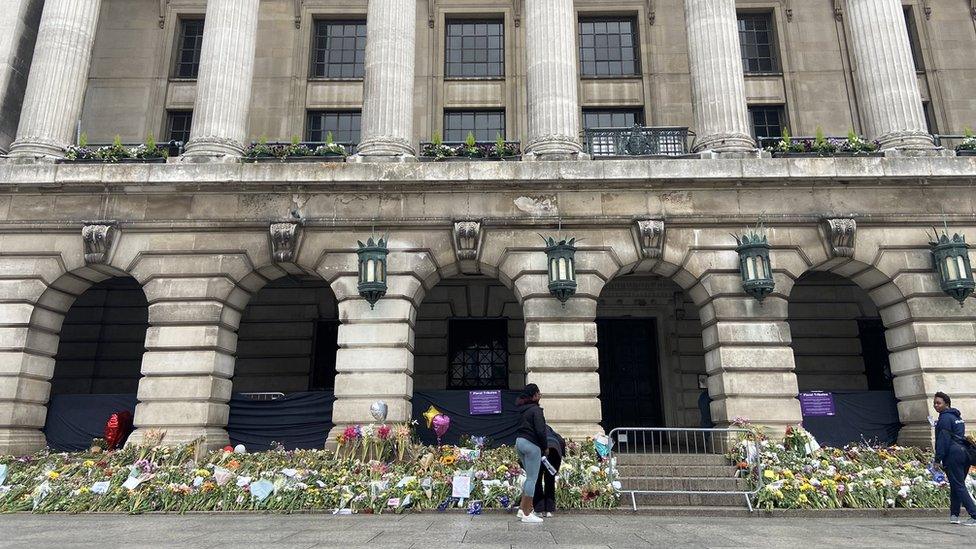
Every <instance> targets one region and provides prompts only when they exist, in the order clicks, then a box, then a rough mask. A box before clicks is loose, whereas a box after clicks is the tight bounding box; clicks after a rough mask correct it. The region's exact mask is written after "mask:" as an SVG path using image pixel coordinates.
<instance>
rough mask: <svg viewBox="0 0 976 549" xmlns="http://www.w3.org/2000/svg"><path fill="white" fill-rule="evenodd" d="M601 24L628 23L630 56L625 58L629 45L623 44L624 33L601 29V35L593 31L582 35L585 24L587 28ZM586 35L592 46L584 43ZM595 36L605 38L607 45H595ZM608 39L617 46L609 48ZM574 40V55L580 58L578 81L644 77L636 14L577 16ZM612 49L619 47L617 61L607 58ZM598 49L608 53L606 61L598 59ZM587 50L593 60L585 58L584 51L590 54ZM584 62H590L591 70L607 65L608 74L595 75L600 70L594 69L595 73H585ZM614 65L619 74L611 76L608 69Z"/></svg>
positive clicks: (638, 21) (638, 23) (596, 40)
mask: <svg viewBox="0 0 976 549" xmlns="http://www.w3.org/2000/svg"><path fill="white" fill-rule="evenodd" d="M601 23H602V24H608V23H614V24H618V25H619V24H620V23H628V24H629V25H630V37H631V43H630V45H629V48H630V49H632V50H633V52H632V53H633V55H632V56H631V58H630V59H625V54H624V52H625V50H626V49H627V48H628V46H626V45H625V44H624V43H623V42H624V41H623V37H624V36H625V33H624V31H620V30H617V31H615V32H613V33H611V32H610V31H609V30H608V29H607V30H604V31H603V32H600V33H598V32H596V30H595V29H594V31H593V32H592V33H586V32H584V29H585V26H586V25H588V24H589V25H595V24H601ZM587 36H591V37H593V40H592V42H593V45H588V44H586V42H587V40H586V38H585V37H587ZM598 36H602V37H606V39H607V45H606V46H600V45H598V44H597V42H598V39H597V37H598ZM611 37H616V38H617V39H618V40H619V41H620V44H619V46H611V45H610V41H611ZM576 38H577V41H578V46H577V55H578V56H579V72H580V78H582V79H595V80H599V79H621V78H641V77H642V74H643V65H642V61H641V51H640V20H639V19H638V17H637V16H636V15H583V16H580V17H579V19H578V20H577V24H576ZM615 47H616V48H619V50H618V51H619V55H618V57H619V59H611V58H610V56H609V53H610V51H611V50H612V49H614V48H615ZM601 48H602V49H604V50H606V53H607V54H608V55H607V58H605V59H603V58H600V56H599V55H598V53H599V50H600V49H601ZM590 50H592V51H593V56H592V57H593V59H586V58H587V57H588V56H587V54H586V53H584V52H587V51H590ZM587 63H593V65H594V69H596V67H597V66H598V65H599V64H601V63H605V64H606V65H607V74H599V73H598V72H599V71H597V70H594V71H593V72H588V71H587ZM613 63H620V66H621V70H620V72H619V73H614V72H613V71H612V70H611V68H612V66H613ZM624 63H629V64H631V65H632V66H633V71H632V72H629V71H625V70H623V65H624Z"/></svg>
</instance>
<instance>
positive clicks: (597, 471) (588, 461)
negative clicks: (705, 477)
mask: <svg viewBox="0 0 976 549" xmlns="http://www.w3.org/2000/svg"><path fill="white" fill-rule="evenodd" d="M412 440H415V437H414V436H413V434H412V426H410V425H369V426H357V427H353V428H350V429H348V430H347V431H346V432H345V433H343V434H342V444H341V445H340V446H339V447H338V449H337V450H328V451H327V450H295V451H285V450H284V449H283V448H280V447H279V448H277V449H273V450H271V451H267V452H260V453H244V452H241V451H240V450H242V448H240V447H238V451H234V450H233V449H230V448H226V449H224V450H223V451H216V452H210V453H204V452H201V451H200V450H199V448H198V446H197V445H189V446H180V447H166V446H162V445H158V444H157V445H147V446H142V447H134V446H128V447H124V448H122V449H120V450H117V451H111V452H105V451H100V450H101V449H100V448H96V447H93V448H92V449H91V450H90V451H88V452H79V453H50V452H40V453H37V454H35V455H32V456H26V457H19V458H15V457H0V512H17V511H34V512H37V513H49V512H68V513H81V512H91V511H109V512H123V513H145V512H151V511H165V512H174V513H185V512H188V511H241V510H260V511H276V512H286V513H287V512H297V511H307V510H318V511H327V512H333V513H340V514H346V513H402V512H404V511H407V510H434V509H436V510H438V511H444V510H446V509H448V508H461V509H464V510H467V511H468V512H469V513H471V514H478V513H480V512H481V511H482V510H483V509H509V508H512V509H514V508H515V507H516V506H517V505H518V498H519V496H520V492H521V489H520V486H521V483H522V480H523V479H524V473H523V470H522V468H521V467H520V466H519V463H518V458H517V455H516V453H515V451H514V449H513V448H511V447H506V446H503V447H499V448H487V447H486V446H485V440H484V439H483V438H473V439H470V440H468V441H466V443H465V444H464V445H462V446H460V447H458V446H440V447H423V446H420V445H418V444H415V443H412V442H409V441H412ZM608 467H609V464H608V462H607V461H606V460H601V459H600V458H599V457H598V454H597V452H596V450H595V448H594V444H593V442H592V441H590V442H586V443H571V444H570V445H569V447H568V450H567V457H566V459H565V460H564V461H563V465H562V469H561V470H560V480H559V482H558V483H557V496H556V497H557V502H558V504H559V506H560V507H561V508H563V509H582V508H588V509H597V508H611V507H614V506H615V505H616V504H617V501H618V499H619V494H618V492H617V491H616V490H615V489H614V487H613V483H612V482H611V481H610V480H609V470H608ZM462 477H467V478H466V479H464V478H462ZM458 479H461V480H464V482H463V483H462V482H460V480H458ZM455 482H458V483H459V484H467V485H469V486H470V493H469V494H467V496H468V497H465V498H461V497H454V493H455V490H454V486H453V484H454V483H455Z"/></svg>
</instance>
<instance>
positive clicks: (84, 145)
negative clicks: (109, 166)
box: [64, 133, 96, 161]
mask: <svg viewBox="0 0 976 549" xmlns="http://www.w3.org/2000/svg"><path fill="white" fill-rule="evenodd" d="M64 157H65V158H66V159H67V160H72V161H77V160H82V161H84V160H95V159H96V158H95V149H92V148H91V147H89V146H88V134H87V133H82V134H81V136H80V137H79V138H78V145H77V146H75V145H71V146H69V147H68V148H67V150H66V151H65V155H64Z"/></svg>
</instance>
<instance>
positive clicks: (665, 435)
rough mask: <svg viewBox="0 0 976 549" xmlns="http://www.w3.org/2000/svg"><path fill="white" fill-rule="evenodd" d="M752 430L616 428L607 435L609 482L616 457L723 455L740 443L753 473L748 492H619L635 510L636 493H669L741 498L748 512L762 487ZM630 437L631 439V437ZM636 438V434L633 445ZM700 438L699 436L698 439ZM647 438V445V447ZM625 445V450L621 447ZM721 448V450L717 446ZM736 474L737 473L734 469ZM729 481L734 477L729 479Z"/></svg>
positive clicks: (614, 468)
mask: <svg viewBox="0 0 976 549" xmlns="http://www.w3.org/2000/svg"><path fill="white" fill-rule="evenodd" d="M752 434H753V433H752V431H750V430H748V429H742V428H734V427H733V428H712V429H707V428H678V427H618V428H615V429H612V430H611V431H610V433H609V438H610V441H611V444H610V452H609V454H608V459H609V460H610V461H609V462H610V477H611V482H612V481H613V480H616V479H617V478H618V477H619V475H618V474H617V463H616V458H615V457H614V450H615V449H618V448H619V449H618V450H617V452H616V454H617V455H648V454H651V455H655V454H656V455H682V454H684V455H725V454H726V453H727V452H728V451H730V450H732V449H733V448H734V447H736V446H738V445H739V444H741V442H740V440H741V441H744V442H745V444H746V445H747V448H748V447H751V448H748V449H747V450H746V462H747V463H748V464H749V472H750V474H754V475H755V477H756V479H757V482H756V483H755V487H754V488H753V489H751V490H732V491H730V490H690V489H688V490H637V489H630V490H621V493H629V494H630V500H631V505H632V506H633V509H634V510H635V511H636V510H637V494H671V495H741V496H743V497H744V498H745V500H746V506H747V507H748V508H749V512H750V513H751V512H752V511H753V510H754V509H753V506H752V499H753V498H754V497H755V496H756V495H757V494H758V493H759V491H760V490H762V488H763V483H764V480H763V463H762V459H760V457H759V447H758V444H757V441H755V440H752V439H750V438H749V437H750V436H751V435H752ZM631 435H634V438H633V439H632V438H631ZM636 435H640V443H639V444H638V443H637V437H636ZM699 435H700V436H699ZM648 437H650V444H648ZM625 445H626V448H623V446H625ZM719 445H721V448H720V447H719ZM735 473H736V474H737V473H738V470H735ZM733 478H738V477H736V476H733Z"/></svg>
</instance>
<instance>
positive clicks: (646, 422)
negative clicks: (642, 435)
mask: <svg viewBox="0 0 976 549" xmlns="http://www.w3.org/2000/svg"><path fill="white" fill-rule="evenodd" d="M596 325H597V342H598V343H597V348H598V349H599V354H600V395H601V396H600V402H601V404H602V411H603V428H604V429H605V430H606V431H607V432H610V430H612V429H614V428H616V427H664V424H665V420H664V407H663V406H662V405H661V374H660V364H659V361H658V356H659V353H658V341H657V323H656V322H655V320H654V319H652V318H622V319H617V318H598V319H597V321H596Z"/></svg>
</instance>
